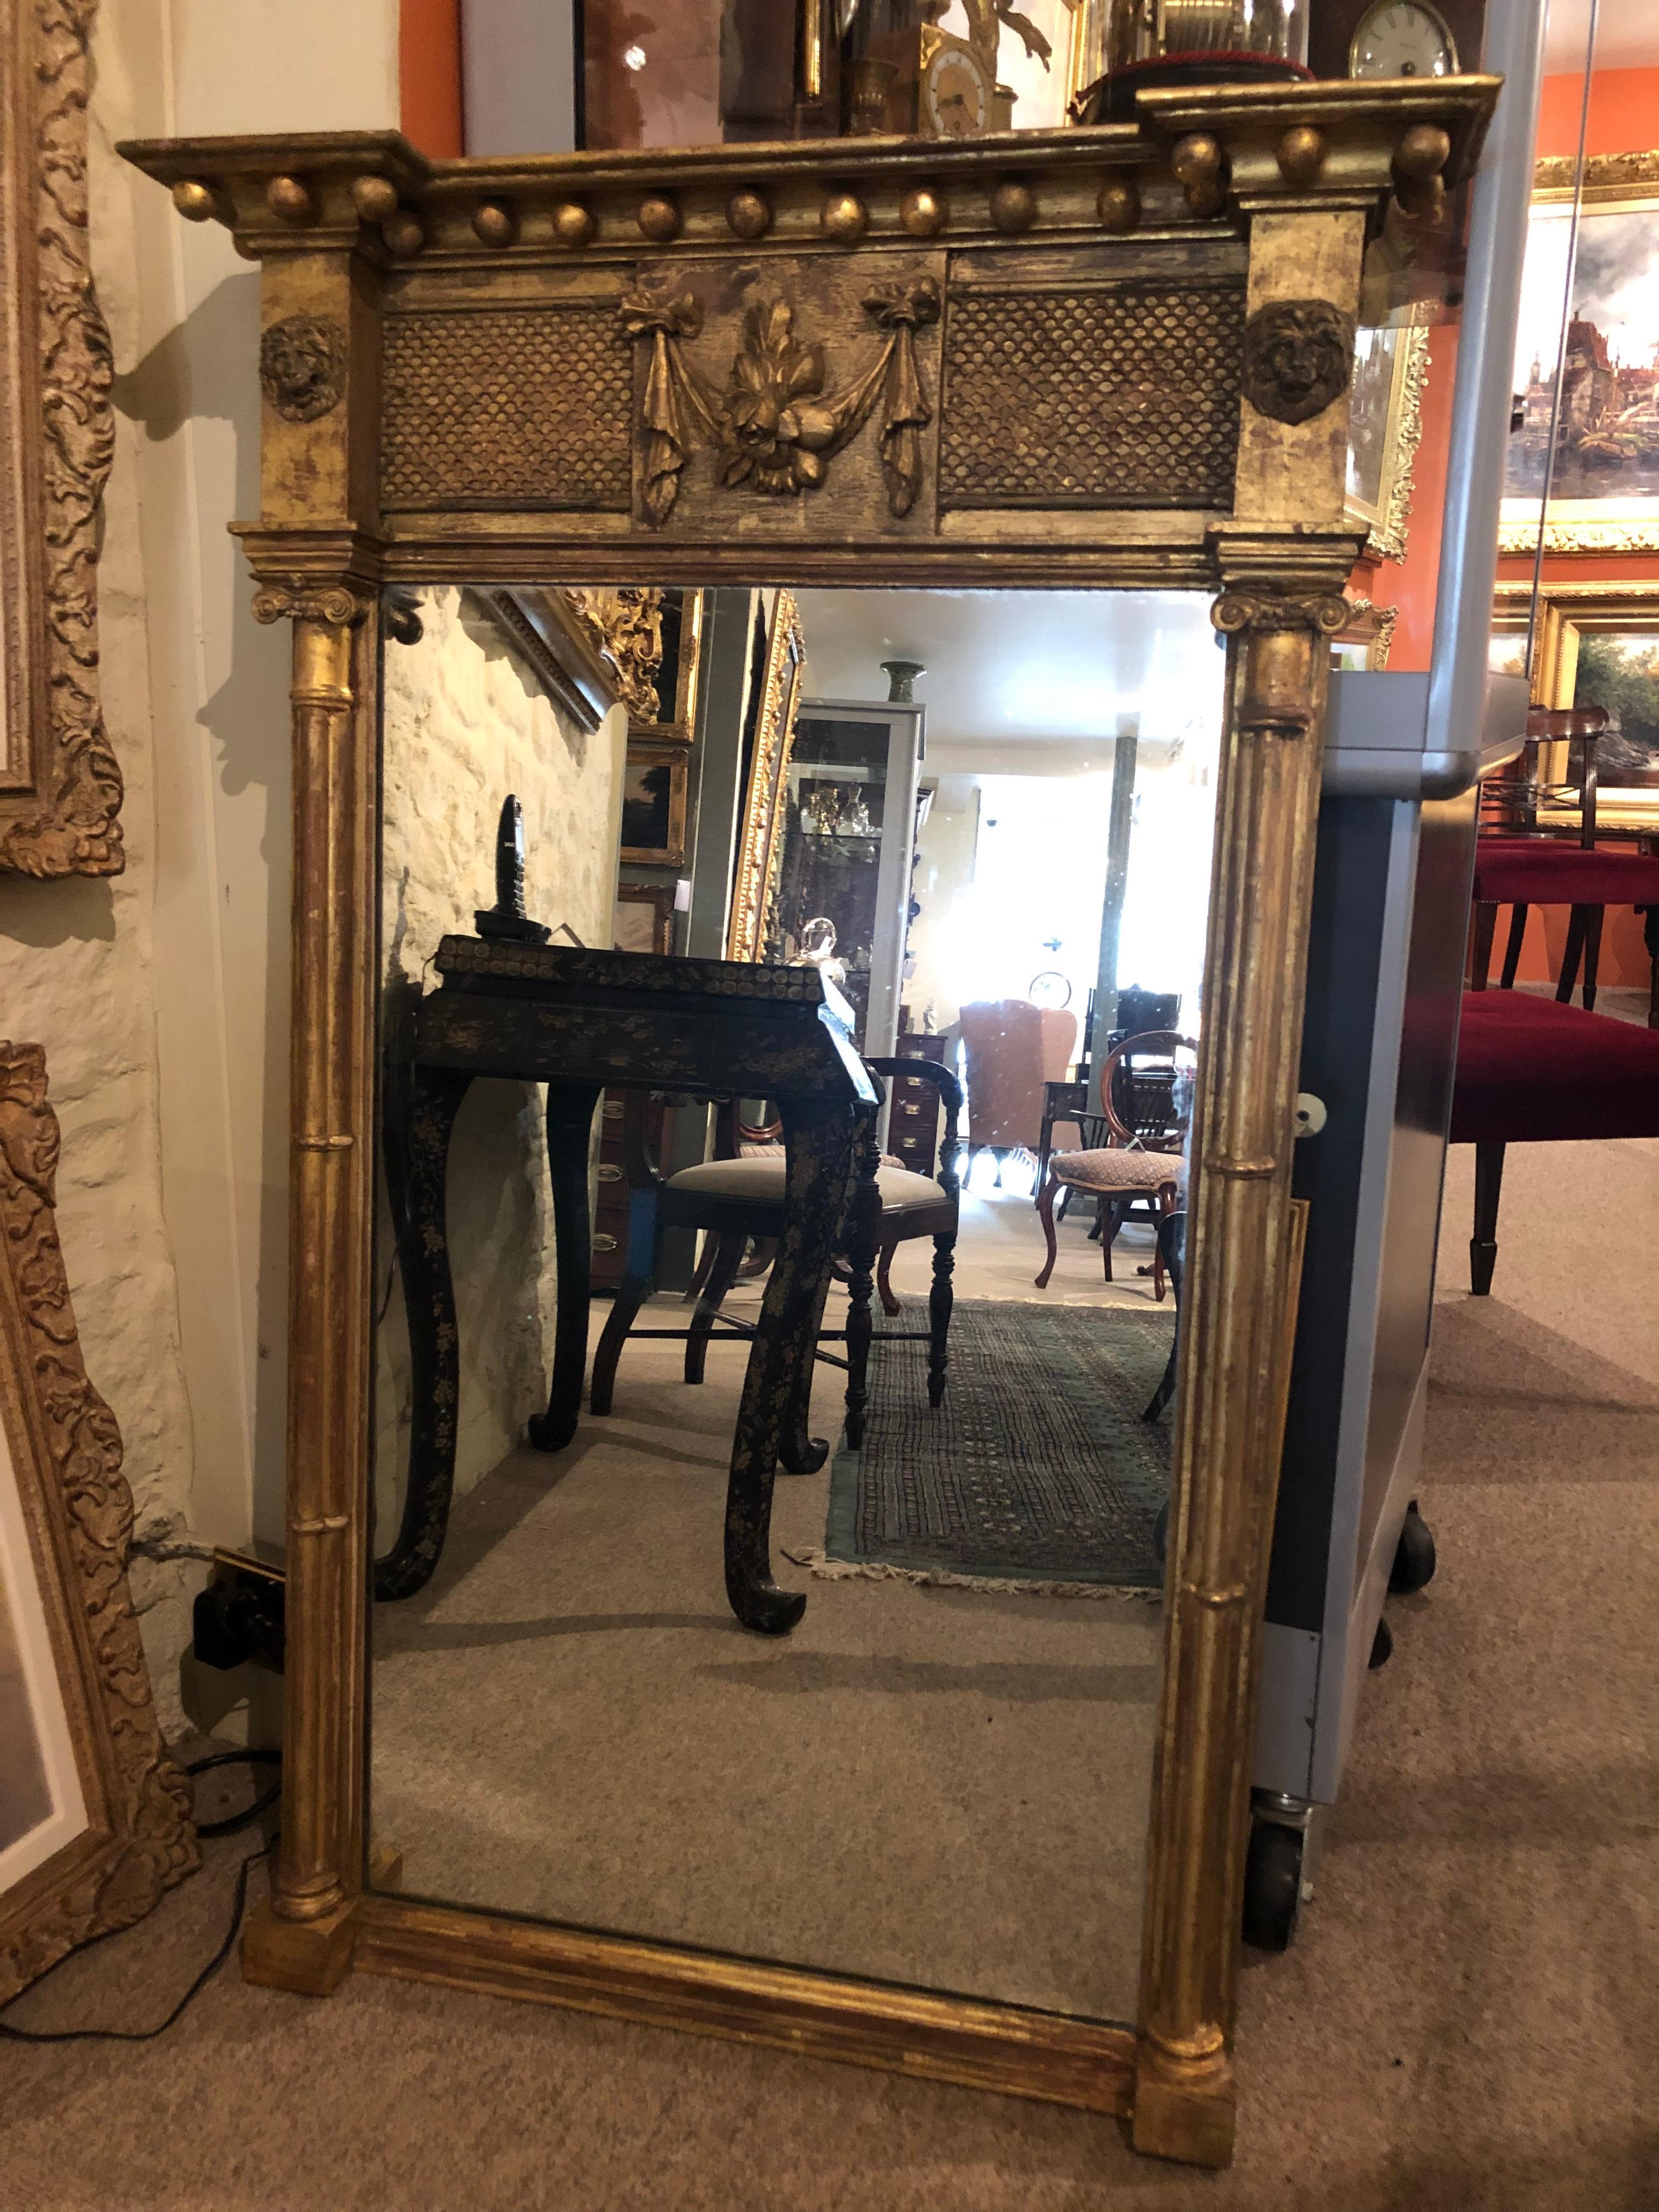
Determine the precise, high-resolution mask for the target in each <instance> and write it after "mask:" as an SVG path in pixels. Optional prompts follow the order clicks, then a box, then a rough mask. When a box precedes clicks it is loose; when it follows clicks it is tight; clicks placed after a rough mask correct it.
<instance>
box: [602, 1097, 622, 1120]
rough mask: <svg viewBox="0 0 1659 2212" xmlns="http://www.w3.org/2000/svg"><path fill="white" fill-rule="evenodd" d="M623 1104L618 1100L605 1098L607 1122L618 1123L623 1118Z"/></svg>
mask: <svg viewBox="0 0 1659 2212" xmlns="http://www.w3.org/2000/svg"><path fill="white" fill-rule="evenodd" d="M623 1110H624V1109H623V1102H622V1100H621V1099H620V1098H607V1099H606V1100H605V1120H606V1121H621V1119H622V1117H623Z"/></svg>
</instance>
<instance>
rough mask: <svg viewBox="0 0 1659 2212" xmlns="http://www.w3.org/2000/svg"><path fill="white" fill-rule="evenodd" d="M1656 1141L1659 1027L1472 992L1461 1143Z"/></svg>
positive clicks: (1463, 1053)
mask: <svg viewBox="0 0 1659 2212" xmlns="http://www.w3.org/2000/svg"><path fill="white" fill-rule="evenodd" d="M1594 1137H1659V1030H1638V1029H1637V1028H1635V1027H1634V1026H1633V1025H1632V1024H1631V1023H1629V1022H1615V1021H1613V1020H1612V1019H1610V1018H1609V1017H1608V1016H1607V1015H1606V1014H1587V1013H1585V1012H1583V1009H1582V1008H1580V1007H1577V1006H1560V1005H1559V1004H1558V1003H1557V1002H1556V1000H1553V999H1541V998H1535V997H1534V995H1533V994H1532V993H1530V992H1529V991H1466V992H1465V993H1464V994H1463V1027H1462V1036H1460V1038H1459V1040H1458V1046H1457V1073H1456V1076H1455V1079H1454V1082H1453V1086H1452V1118H1451V1141H1452V1142H1453V1144H1455V1145H1480V1144H1499V1145H1502V1144H1514V1145H1522V1144H1534V1145H1535V1144H1551V1143H1555V1142H1559V1141H1560V1140H1563V1139H1573V1138H1578V1139H1588V1138H1594Z"/></svg>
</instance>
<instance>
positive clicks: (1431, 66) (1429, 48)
mask: <svg viewBox="0 0 1659 2212" xmlns="http://www.w3.org/2000/svg"><path fill="white" fill-rule="evenodd" d="M1456 74H1457V48H1456V47H1455V46H1454V45H1453V43H1452V34H1451V33H1450V32H1449V30H1448V29H1447V28H1446V27H1445V25H1444V24H1443V22H1442V21H1441V20H1440V18H1439V16H1438V15H1437V14H1436V12H1435V10H1434V9H1432V8H1431V7H1430V6H1428V5H1427V0H1376V6H1375V7H1374V8H1370V9H1367V10H1366V12H1365V14H1364V15H1363V16H1362V17H1361V19H1360V23H1359V28H1358V30H1357V31H1356V32H1355V33H1354V34H1353V44H1352V46H1351V47H1350V48H1349V50H1348V75H1349V76H1455V75H1456Z"/></svg>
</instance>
